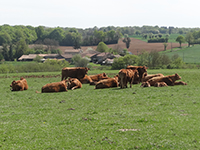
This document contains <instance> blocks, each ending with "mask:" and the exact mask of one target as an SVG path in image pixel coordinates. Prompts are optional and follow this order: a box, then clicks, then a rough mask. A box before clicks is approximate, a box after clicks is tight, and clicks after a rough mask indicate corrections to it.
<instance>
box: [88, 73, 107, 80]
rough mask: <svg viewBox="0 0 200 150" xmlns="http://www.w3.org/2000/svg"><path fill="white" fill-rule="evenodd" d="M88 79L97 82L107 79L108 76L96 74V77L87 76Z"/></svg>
mask: <svg viewBox="0 0 200 150" xmlns="http://www.w3.org/2000/svg"><path fill="white" fill-rule="evenodd" d="M89 77H90V78H91V79H92V81H94V82H98V81H100V80H103V79H108V76H107V75H106V73H101V74H96V75H89Z"/></svg>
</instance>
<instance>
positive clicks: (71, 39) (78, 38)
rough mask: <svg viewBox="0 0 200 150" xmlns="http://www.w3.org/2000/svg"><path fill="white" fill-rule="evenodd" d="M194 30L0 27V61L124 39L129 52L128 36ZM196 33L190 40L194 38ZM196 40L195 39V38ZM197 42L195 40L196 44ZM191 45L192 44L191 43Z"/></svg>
mask: <svg viewBox="0 0 200 150" xmlns="http://www.w3.org/2000/svg"><path fill="white" fill-rule="evenodd" d="M191 30H195V29H194V28H193V29H190V28H174V27H169V28H168V27H158V26H142V27H137V26H129V27H114V26H108V27H101V28H98V27H93V28H86V29H80V28H68V27H66V28H62V27H56V28H50V27H45V26H38V27H32V26H23V25H15V26H10V25H7V24H5V25H2V26H0V46H2V51H1V52H0V60H1V59H2V58H4V59H5V60H6V61H12V60H14V59H18V58H19V57H20V56H21V55H23V54H30V53H36V54H39V53H60V51H59V50H58V49H56V47H57V46H59V45H60V46H73V47H74V48H75V49H78V48H80V47H81V46H92V45H98V44H99V43H100V42H104V43H105V44H116V43H117V42H118V40H119V39H120V38H122V37H123V36H124V39H123V42H124V43H125V44H126V48H129V46H130V45H129V44H130V38H129V35H134V34H135V35H147V34H148V35H152V36H153V35H154V34H157V35H158V36H161V35H162V34H171V33H180V34H185V33H187V32H188V31H191ZM197 35H198V34H197V33H194V35H193V37H194V38H195V39H196V38H197ZM197 39H198V38H197ZM196 41H198V40H196ZM191 43H192V42H191ZM30 44H39V45H46V49H45V51H43V48H42V47H40V46H39V47H37V48H35V49H34V50H33V49H28V45H30Z"/></svg>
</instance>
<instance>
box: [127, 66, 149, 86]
mask: <svg viewBox="0 0 200 150" xmlns="http://www.w3.org/2000/svg"><path fill="white" fill-rule="evenodd" d="M126 69H132V70H137V71H138V73H139V82H142V77H143V74H144V73H145V72H147V69H148V67H146V66H131V65H129V66H127V67H126Z"/></svg>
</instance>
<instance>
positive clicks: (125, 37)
mask: <svg viewBox="0 0 200 150" xmlns="http://www.w3.org/2000/svg"><path fill="white" fill-rule="evenodd" d="M123 42H124V43H126V48H127V49H128V48H129V47H130V43H131V39H130V37H128V34H125V35H124V39H123Z"/></svg>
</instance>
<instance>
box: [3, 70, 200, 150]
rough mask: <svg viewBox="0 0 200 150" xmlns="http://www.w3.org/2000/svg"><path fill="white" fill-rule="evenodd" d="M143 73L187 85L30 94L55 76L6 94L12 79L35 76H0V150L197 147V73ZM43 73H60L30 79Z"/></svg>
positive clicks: (199, 88) (86, 87)
mask: <svg viewBox="0 0 200 150" xmlns="http://www.w3.org/2000/svg"><path fill="white" fill-rule="evenodd" d="M100 72H103V71H89V74H96V73H100ZM104 72H106V73H107V74H108V75H109V76H113V75H114V74H117V73H118V71H117V70H112V71H111V70H109V71H107V70H105V71H104ZM148 73H150V74H152V73H163V74H164V75H169V74H174V73H178V74H179V75H180V76H181V77H182V81H184V82H187V83H188V85H187V86H170V87H163V88H156V87H150V88H141V87H140V85H139V84H137V85H134V86H133V87H132V88H127V89H120V88H110V89H99V90H94V86H90V85H88V84H84V85H83V87H82V88H81V89H77V90H74V91H68V92H61V93H35V91H36V90H37V91H40V90H41V87H42V86H43V85H45V84H46V83H50V82H56V81H60V77H57V78H55V77H54V78H27V82H28V85H29V89H28V90H27V91H22V92H11V91H10V87H9V85H10V83H11V82H12V80H14V79H15V80H18V79H19V77H20V76H25V75H35V73H32V74H31V73H29V74H6V75H1V76H0V77H1V78H0V84H1V86H0V90H1V95H0V99H1V100H0V114H1V115H0V117H1V118H0V135H1V136H0V149H3V150H10V149H42V150H43V149H51V150H60V149H73V150H74V149H86V150H90V149H91V150H94V149H98V150H101V149H103V150H107V149H112V150H113V149H127V150H133V149H145V150H146V149H166V150H169V149H176V150H178V149H180V150H182V149H200V145H199V142H200V137H199V132H200V128H199V124H200V121H199V120H200V115H199V113H200V109H199V106H200V101H199V97H200V93H199V91H200V85H199V83H200V79H199V78H198V76H199V74H200V70H148ZM44 74H45V75H52V74H53V75H59V74H60V72H55V73H37V74H36V75H44ZM13 76H15V77H14V78H13ZM3 77H8V78H3ZM72 108H73V109H72ZM120 129H129V131H120ZM130 129H131V130H132V131H130Z"/></svg>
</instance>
